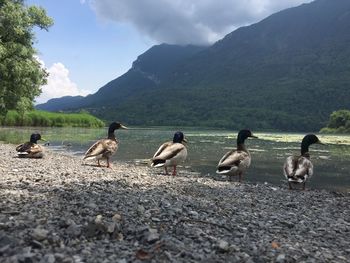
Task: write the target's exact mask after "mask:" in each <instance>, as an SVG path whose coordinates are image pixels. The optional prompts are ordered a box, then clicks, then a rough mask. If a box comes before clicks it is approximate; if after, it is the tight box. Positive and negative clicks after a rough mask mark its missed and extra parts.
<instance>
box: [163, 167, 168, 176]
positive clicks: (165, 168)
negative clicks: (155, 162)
mask: <svg viewBox="0 0 350 263" xmlns="http://www.w3.org/2000/svg"><path fill="white" fill-rule="evenodd" d="M164 171H165V175H169V173H168V168H167V167H166V166H164Z"/></svg>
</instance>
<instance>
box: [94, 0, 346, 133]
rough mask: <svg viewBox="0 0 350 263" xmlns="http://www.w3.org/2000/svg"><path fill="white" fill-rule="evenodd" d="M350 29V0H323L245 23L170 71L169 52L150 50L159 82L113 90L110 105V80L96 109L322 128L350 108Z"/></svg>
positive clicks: (121, 114) (141, 118) (143, 120)
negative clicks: (106, 95)
mask: <svg viewBox="0 0 350 263" xmlns="http://www.w3.org/2000/svg"><path fill="white" fill-rule="evenodd" d="M349 29H350V1H349V0H317V1H314V2H312V3H310V4H303V5H301V6H299V7H295V8H290V9H287V10H284V11H281V12H278V13H276V14H273V15H271V16H269V17H268V18H266V19H264V20H262V21H261V22H259V23H256V24H253V25H251V26H247V27H242V28H239V29H238V30H236V31H234V32H232V33H230V34H228V35H227V36H226V37H225V38H223V39H222V40H220V41H218V42H217V43H215V44H214V45H213V46H211V47H208V48H206V49H199V50H196V51H195V52H193V53H191V54H189V56H187V57H185V56H184V57H183V59H181V60H179V61H177V63H174V64H172V63H170V64H171V67H166V66H164V71H165V72H163V71H162V70H163V66H162V65H163V63H164V62H166V61H167V58H164V57H163V56H164V54H162V55H161V57H162V58H164V59H163V60H160V59H159V54H160V53H158V52H154V53H151V52H149V51H148V52H146V53H145V54H144V55H142V56H140V57H139V58H140V59H141V58H142V57H144V56H145V55H146V54H147V56H146V57H148V60H149V61H157V62H159V64H157V63H155V64H153V63H151V65H150V64H147V63H146V64H145V65H144V66H145V67H142V72H147V73H148V74H146V75H147V76H148V80H149V81H150V82H151V83H152V85H151V84H150V85H149V86H147V87H142V88H139V89H135V88H133V85H129V84H127V83H126V84H125V86H123V87H125V88H124V89H123V88H120V87H119V86H118V87H117V88H115V89H114V90H112V89H110V90H109V91H108V93H109V95H110V96H113V95H114V94H119V96H120V95H122V94H121V92H122V91H123V96H122V97H119V100H118V103H116V104H114V105H113V106H111V107H109V108H108V109H107V108H106V105H111V104H108V100H97V99H96V97H95V96H96V95H97V94H98V93H99V92H101V91H102V90H104V88H105V87H106V86H107V85H108V84H107V85H106V86H105V87H103V88H101V89H100V91H99V92H98V93H96V94H94V95H91V96H90V98H91V100H92V101H93V102H96V103H95V104H94V105H93V107H92V108H91V109H94V110H95V113H96V114H97V115H98V116H99V117H101V118H103V117H104V116H108V118H114V116H118V118H119V119H123V121H125V122H126V123H129V124H140V125H143V124H144V125H203V126H218V127H227V128H233V129H240V128H242V127H249V128H251V129H278V130H286V131H287V130H288V131H310V130H319V129H320V128H321V127H323V126H325V124H326V122H327V120H328V116H329V114H330V113H331V112H333V111H335V110H337V109H340V108H349V107H350V100H349V98H350V45H349V43H350V30H349ZM151 50H152V49H151ZM151 50H150V51H151ZM153 51H155V49H153ZM153 57H155V58H158V59H154V60H153ZM135 64H137V61H136V62H135V63H134V66H133V68H132V69H131V70H130V71H133V72H135V71H136V72H138V71H137V70H136V69H137V67H136V68H135ZM164 65H166V64H164ZM153 71H157V73H158V72H160V71H162V72H161V74H160V76H158V77H157V75H155V76H156V77H155V76H153V75H152V74H149V73H152V72H153ZM128 73H129V72H128ZM128 73H127V74H128ZM141 75H142V74H141ZM138 76H140V74H138ZM143 76H145V74H144V75H143ZM151 76H152V77H151ZM125 77H126V76H125V75H124V76H122V77H121V78H118V79H117V80H114V81H118V80H119V79H123V78H125ZM145 79H147V78H145V77H144V78H143V79H140V81H141V82H142V83H146V82H144V80H145ZM128 81H130V79H128ZM140 86H141V85H140ZM114 87H116V86H114ZM125 90H128V91H129V92H128V93H127V94H126V95H125ZM118 92H119V93H118ZM92 101H91V103H90V105H92ZM102 107H105V108H102ZM91 109H90V110H91Z"/></svg>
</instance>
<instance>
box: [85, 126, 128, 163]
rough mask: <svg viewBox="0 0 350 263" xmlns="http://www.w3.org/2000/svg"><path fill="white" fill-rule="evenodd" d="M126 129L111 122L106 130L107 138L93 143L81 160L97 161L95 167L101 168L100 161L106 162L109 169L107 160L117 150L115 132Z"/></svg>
mask: <svg viewBox="0 0 350 263" xmlns="http://www.w3.org/2000/svg"><path fill="white" fill-rule="evenodd" d="M117 129H127V127H125V126H124V125H122V124H121V123H119V122H113V123H111V124H110V125H109V128H108V137H107V138H106V139H101V140H98V141H97V142H95V143H94V144H93V145H92V146H91V147H90V148H89V149H88V150H87V151H86V153H85V156H84V158H83V160H94V159H95V160H97V165H98V166H101V164H100V160H106V161H107V167H108V168H110V167H111V166H110V162H109V159H110V158H111V156H112V155H114V154H115V153H116V152H117V150H118V144H119V142H118V140H117V139H116V137H115V134H114V132H115V130H117Z"/></svg>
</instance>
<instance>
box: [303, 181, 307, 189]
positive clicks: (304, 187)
mask: <svg viewBox="0 0 350 263" xmlns="http://www.w3.org/2000/svg"><path fill="white" fill-rule="evenodd" d="M305 183H306V182H304V183H303V190H305Z"/></svg>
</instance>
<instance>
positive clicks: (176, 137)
mask: <svg viewBox="0 0 350 263" xmlns="http://www.w3.org/2000/svg"><path fill="white" fill-rule="evenodd" d="M173 142H174V143H176V142H177V143H182V142H187V140H186V138H185V136H184V134H183V133H182V132H180V131H178V132H175V134H174V138H173Z"/></svg>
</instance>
